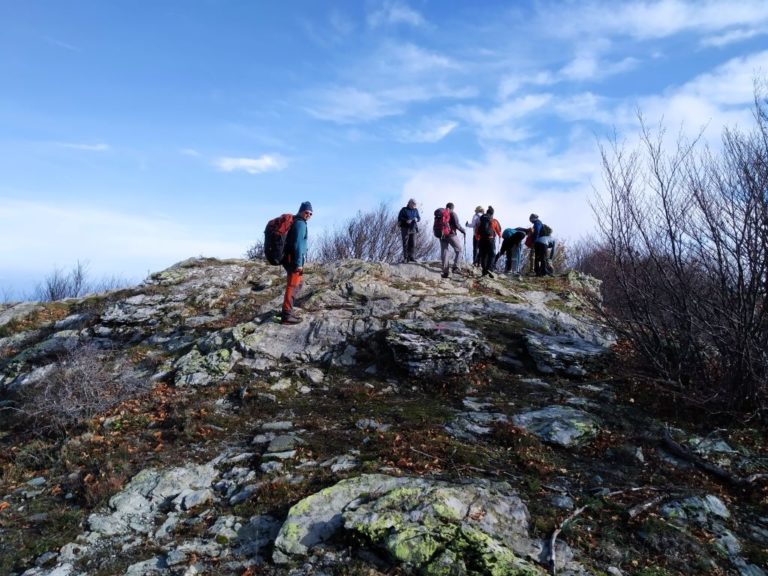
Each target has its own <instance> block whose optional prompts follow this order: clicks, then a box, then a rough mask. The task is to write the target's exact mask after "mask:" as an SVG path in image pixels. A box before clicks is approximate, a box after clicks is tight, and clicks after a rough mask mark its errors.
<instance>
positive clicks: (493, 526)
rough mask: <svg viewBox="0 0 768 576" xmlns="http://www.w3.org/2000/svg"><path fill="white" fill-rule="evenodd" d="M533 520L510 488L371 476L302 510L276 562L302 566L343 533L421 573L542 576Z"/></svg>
mask: <svg viewBox="0 0 768 576" xmlns="http://www.w3.org/2000/svg"><path fill="white" fill-rule="evenodd" d="M528 521H529V517H528V510H527V508H526V507H525V505H524V504H523V502H522V501H521V500H520V499H519V497H518V496H517V495H516V494H515V493H514V491H513V490H512V489H511V488H510V487H509V485H507V484H503V483H501V484H496V483H489V482H485V481H480V480H476V481H472V482H468V483H466V484H452V483H448V482H441V481H434V480H427V479H424V478H396V477H391V476H385V475H380V474H370V475H363V476H360V477H357V478H350V479H347V480H343V481H341V482H339V483H338V484H336V485H334V486H331V487H329V488H326V489H325V490H322V491H321V492H318V493H317V494H314V495H312V496H309V497H308V498H305V499H304V500H302V501H301V502H299V503H298V504H296V505H295V506H294V507H293V508H292V509H291V510H290V512H289V514H288V518H287V519H286V521H285V523H284V524H283V526H282V528H281V529H280V532H279V534H278V536H277V538H276V540H275V550H274V553H273V559H274V561H275V562H278V563H286V562H290V561H296V560H299V559H301V558H302V557H305V556H307V555H309V554H311V553H312V551H313V549H314V548H315V547H317V546H319V545H321V544H323V543H324V542H327V541H328V540H330V539H331V538H332V537H333V536H334V535H336V534H337V533H338V532H339V531H340V530H341V529H342V528H343V529H345V530H351V531H354V532H357V533H358V534H359V535H360V536H362V537H364V538H365V539H366V540H368V541H369V542H370V545H371V546H372V547H374V548H377V549H380V550H383V551H386V552H387V554H388V555H389V556H390V558H391V559H392V560H393V561H394V562H396V563H399V564H402V565H403V566H404V567H405V568H406V569H409V570H415V571H416V572H418V573H420V574H429V575H432V574H435V575H437V574H457V575H460V574H467V575H469V574H475V575H478V576H481V575H488V576H496V575H521V576H533V575H540V574H543V572H542V570H541V569H540V568H538V567H537V566H536V565H535V564H534V563H532V562H531V561H530V559H529V558H530V557H531V556H532V555H535V554H536V551H537V550H540V548H538V547H537V546H536V545H535V544H533V541H531V540H530V539H529V537H528Z"/></svg>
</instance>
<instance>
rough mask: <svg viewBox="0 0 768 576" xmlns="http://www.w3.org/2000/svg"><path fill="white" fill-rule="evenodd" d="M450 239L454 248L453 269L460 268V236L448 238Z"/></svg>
mask: <svg viewBox="0 0 768 576" xmlns="http://www.w3.org/2000/svg"><path fill="white" fill-rule="evenodd" d="M448 238H449V239H450V242H451V245H452V246H453V252H454V254H453V267H454V268H458V267H459V257H460V256H461V241H460V240H459V235H458V234H454V235H453V236H449V237H448Z"/></svg>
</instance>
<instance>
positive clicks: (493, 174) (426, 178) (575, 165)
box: [401, 142, 599, 239]
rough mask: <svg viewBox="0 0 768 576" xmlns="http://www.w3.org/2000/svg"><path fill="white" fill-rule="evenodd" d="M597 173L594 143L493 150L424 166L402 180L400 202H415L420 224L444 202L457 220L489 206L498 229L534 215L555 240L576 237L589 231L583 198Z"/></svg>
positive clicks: (590, 224) (590, 225) (522, 223)
mask: <svg viewBox="0 0 768 576" xmlns="http://www.w3.org/2000/svg"><path fill="white" fill-rule="evenodd" d="M598 169H599V157H598V154H597V150H596V147H595V146H594V142H593V143H592V145H591V146H588V147H587V146H584V144H583V142H579V143H576V144H575V145H574V146H572V147H570V148H569V149H567V150H566V151H564V152H562V153H559V154H556V153H553V152H552V151H551V150H548V149H546V148H544V147H538V148H529V149H521V150H516V151H515V152H514V153H506V152H501V151H495V152H490V153H489V154H488V155H487V156H486V158H484V159H483V160H482V161H480V162H472V163H466V164H465V165H463V166H456V165H451V166H449V165H428V166H424V167H422V168H421V169H419V170H418V171H416V172H415V173H414V174H412V175H411V176H410V177H409V178H408V180H407V181H406V182H405V184H404V185H403V190H402V193H401V198H402V200H403V202H405V201H406V200H407V199H408V198H415V199H416V200H417V202H418V204H419V209H420V210H421V212H422V218H423V219H424V220H425V221H431V218H432V211H433V210H434V209H435V208H438V207H440V206H445V204H446V203H447V202H453V203H454V204H455V205H456V212H457V213H458V215H459V217H460V218H461V219H462V222H464V221H466V220H467V219H468V218H469V217H470V216H471V215H472V213H473V211H474V208H475V206H476V205H478V204H479V205H482V206H489V205H491V206H493V207H494V210H495V213H496V217H497V218H498V220H499V222H500V223H501V225H502V227H504V228H514V227H516V226H526V225H527V221H528V215H529V214H530V213H531V212H535V213H537V214H539V215H540V216H541V218H542V220H543V221H545V222H547V224H549V225H550V226H552V228H553V229H554V230H555V235H556V236H557V237H558V238H561V239H566V238H570V239H576V238H579V237H580V236H581V235H583V234H585V233H587V232H588V231H590V230H592V229H593V228H594V227H593V216H592V211H591V208H590V207H589V202H588V200H589V197H590V195H591V190H592V188H591V184H590V181H591V180H592V179H594V178H596V177H597V175H598V172H597V170H598Z"/></svg>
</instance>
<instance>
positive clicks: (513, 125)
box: [455, 94, 552, 142]
mask: <svg viewBox="0 0 768 576" xmlns="http://www.w3.org/2000/svg"><path fill="white" fill-rule="evenodd" d="M551 101H552V95H551V94H529V95H526V96H521V97H519V98H515V99H514V100H509V101H507V102H504V103H502V104H500V105H498V106H495V107H493V108H491V109H489V110H484V109H482V108H479V107H477V106H459V107H456V109H455V113H456V115H457V116H459V118H462V119H463V120H465V121H466V122H467V123H468V124H470V125H471V126H474V127H476V128H477V130H478V135H479V136H480V137H481V138H486V139H492V140H507V141H510V142H518V141H521V140H524V139H526V138H528V137H529V136H530V134H529V130H528V128H527V125H526V124H525V123H524V122H523V121H524V119H525V118H526V116H529V115H530V114H534V113H537V112H539V111H541V110H542V109H544V107H545V106H546V105H547V104H549V103H550V102H551Z"/></svg>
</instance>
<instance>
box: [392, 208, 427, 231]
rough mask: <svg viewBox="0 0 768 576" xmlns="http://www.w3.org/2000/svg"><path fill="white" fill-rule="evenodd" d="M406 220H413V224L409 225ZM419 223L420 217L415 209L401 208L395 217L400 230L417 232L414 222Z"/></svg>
mask: <svg viewBox="0 0 768 576" xmlns="http://www.w3.org/2000/svg"><path fill="white" fill-rule="evenodd" d="M408 220H413V222H411V223H410V224H409V223H408ZM419 221H421V216H419V211H418V210H417V209H416V208H408V206H403V207H402V208H401V209H400V213H399V214H398V215H397V222H398V224H400V228H410V229H411V230H418V226H416V222H419Z"/></svg>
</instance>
